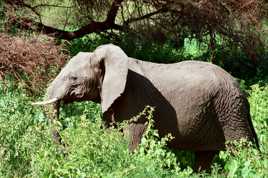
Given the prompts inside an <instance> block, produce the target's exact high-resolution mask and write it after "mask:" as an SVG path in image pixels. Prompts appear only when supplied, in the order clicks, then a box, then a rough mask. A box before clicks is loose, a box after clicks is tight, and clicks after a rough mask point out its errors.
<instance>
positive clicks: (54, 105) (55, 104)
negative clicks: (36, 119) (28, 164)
mask: <svg viewBox="0 0 268 178" xmlns="http://www.w3.org/2000/svg"><path fill="white" fill-rule="evenodd" d="M53 83H54V82H53ZM53 83H52V84H53ZM54 84H55V83H54ZM55 89H57V90H58V89H60V88H59V87H57V85H56V86H55V85H51V86H50V87H49V88H48V90H47V93H46V96H47V97H46V99H45V100H44V101H40V102H34V103H32V105H41V106H47V107H46V111H47V115H48V118H49V121H50V123H51V134H52V137H53V141H54V142H55V143H56V144H60V145H63V146H65V144H64V142H63V140H62V138H61V136H60V133H59V130H60V124H59V114H60V112H59V109H60V103H61V99H62V98H63V97H62V95H63V94H61V95H59V94H57V93H58V91H56V90H55ZM61 90H62V89H61Z"/></svg>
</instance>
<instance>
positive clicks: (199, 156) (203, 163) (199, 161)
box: [194, 151, 218, 171]
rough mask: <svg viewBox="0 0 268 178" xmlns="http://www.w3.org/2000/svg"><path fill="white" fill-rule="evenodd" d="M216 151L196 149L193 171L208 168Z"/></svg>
mask: <svg viewBox="0 0 268 178" xmlns="http://www.w3.org/2000/svg"><path fill="white" fill-rule="evenodd" d="M216 154H218V151H196V152H195V157H196V160H195V167H194V170H195V171H204V170H209V169H210V166H211V163H212V160H213V158H214V156H215V155H216Z"/></svg>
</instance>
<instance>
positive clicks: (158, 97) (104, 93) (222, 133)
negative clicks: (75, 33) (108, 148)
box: [47, 44, 258, 169]
mask: <svg viewBox="0 0 268 178" xmlns="http://www.w3.org/2000/svg"><path fill="white" fill-rule="evenodd" d="M47 96H48V100H49V99H53V98H54V99H55V98H57V101H58V102H60V101H63V102H64V103H70V102H73V101H83V100H92V101H95V102H98V103H100V104H101V108H102V112H103V116H104V121H105V123H106V125H111V124H113V123H114V122H118V121H122V120H124V119H129V118H131V117H133V116H135V115H137V114H138V113H140V112H141V111H142V110H143V109H144V107H145V106H146V105H150V106H153V107H155V112H154V120H155V127H156V128H157V129H158V131H159V134H160V136H164V135H166V134H168V133H171V134H172V135H173V136H174V137H175V138H174V139H173V140H172V141H170V143H169V146H170V147H172V148H176V149H187V150H193V151H195V153H196V157H197V160H196V168H197V169H206V168H208V167H209V165H210V163H211V161H212V158H213V157H214V155H215V154H216V153H217V152H218V151H219V150H222V149H224V148H225V142H226V141H230V140H238V139H241V138H246V139H248V140H250V141H252V142H254V143H256V144H257V145H258V141H257V136H256V133H255V130H254V128H253V125H252V121H251V118H250V114H249V104H248V101H247V99H246V97H245V95H244V94H243V92H242V91H241V90H240V89H239V84H238V83H237V82H236V81H235V79H234V78H233V77H232V76H231V75H229V74H228V73H227V72H226V71H224V70H223V69H221V68H220V67H218V66H216V65H213V64H210V63H206V62H198V61H184V62H179V63H175V64H156V63H151V62H144V61H140V60H137V59H133V58H130V57H128V56H127V55H126V54H125V53H124V52H123V51H122V49H121V48H119V47H117V46H115V45H112V44H108V45H102V46H100V47H98V48H97V49H96V50H95V51H94V52H93V53H85V52H80V53H78V54H77V55H76V56H74V57H73V58H72V59H71V60H70V61H69V63H68V64H67V65H66V66H65V67H64V68H63V69H62V70H61V72H60V73H59V75H58V76H57V77H56V78H55V80H54V81H53V82H52V83H51V85H50V87H49V88H48V90H47ZM56 103H57V102H56ZM55 106H59V105H58V104H56V105H55ZM56 109H57V108H56ZM145 129H146V119H144V118H141V119H140V120H138V121H137V122H132V123H131V124H130V125H129V127H128V133H129V134H130V138H131V142H130V145H129V148H130V150H133V149H135V148H136V147H137V146H138V144H139V142H140V140H141V137H142V134H143V132H144V131H145Z"/></svg>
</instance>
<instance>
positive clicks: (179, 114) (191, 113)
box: [156, 88, 225, 150]
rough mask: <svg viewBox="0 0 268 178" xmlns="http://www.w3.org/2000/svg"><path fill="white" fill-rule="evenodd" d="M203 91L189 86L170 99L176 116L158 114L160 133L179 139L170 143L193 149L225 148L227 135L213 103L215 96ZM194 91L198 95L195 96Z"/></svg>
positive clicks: (174, 145)
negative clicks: (225, 135)
mask: <svg viewBox="0 0 268 178" xmlns="http://www.w3.org/2000/svg"><path fill="white" fill-rule="evenodd" d="M199 90H200V88H196V89H194V88H191V89H189V90H187V88H186V89H183V90H181V91H180V92H178V94H176V95H173V97H171V98H168V99H169V102H170V104H171V105H172V106H173V108H174V110H175V113H176V115H175V118H174V115H170V114H169V113H170V112H163V113H161V114H158V116H159V117H161V118H159V119H157V118H156V122H157V120H159V122H158V124H157V125H158V126H157V127H158V128H159V132H161V135H166V134H167V133H172V135H173V136H174V137H175V138H174V140H172V141H171V143H170V145H171V146H173V147H176V148H180V149H191V150H220V149H223V148H224V144H225V137H224V133H223V130H222V127H221V124H220V123H219V120H218V118H217V114H216V112H215V109H214V106H213V105H212V96H213V95H212V94H211V93H204V92H202V91H199ZM182 93H184V94H182ZM193 93H195V94H194V95H193ZM178 103H180V104H178ZM162 108H163V107H162ZM160 111H161V112H162V111H163V110H160ZM164 127H165V128H164Z"/></svg>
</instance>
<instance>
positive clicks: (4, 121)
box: [0, 79, 268, 178]
mask: <svg viewBox="0 0 268 178" xmlns="http://www.w3.org/2000/svg"><path fill="white" fill-rule="evenodd" d="M267 81H268V80H265V79H263V80H262V81H261V82H257V83H256V84H254V85H251V86H247V87H245V88H249V90H248V92H249V93H250V97H249V101H250V105H251V115H252V117H253V123H254V126H255V128H256V131H257V134H258V136H259V139H260V143H261V151H262V153H261V154H260V153H259V152H258V151H257V150H255V149H254V148H245V147H242V146H241V145H243V144H242V143H237V145H238V146H237V147H238V148H237V150H236V151H234V150H232V151H222V152H221V153H220V155H219V157H217V158H216V159H215V160H214V165H213V168H212V171H211V173H204V172H203V173H194V172H193V171H192V169H191V168H190V167H191V166H192V164H193V161H194V157H193V154H192V153H190V152H185V151H175V152H173V151H172V150H169V149H167V148H166V141H167V140H168V138H163V139H159V137H158V135H157V132H156V131H155V130H153V129H152V128H151V129H150V130H149V132H148V133H147V134H146V136H145V137H144V139H143V141H142V144H141V146H140V147H139V150H137V151H136V152H135V153H133V154H131V153H129V152H128V146H127V145H128V144H127V142H128V141H127V140H126V139H125V138H124V137H123V135H122V133H121V132H119V130H118V129H103V128H102V127H101V124H102V122H101V117H100V109H99V106H98V105H97V104H94V103H92V102H84V103H74V104H71V105H67V106H65V107H63V108H62V112H61V123H62V128H65V129H63V130H62V131H61V134H62V136H63V138H64V141H65V142H66V143H67V145H68V148H67V150H65V154H63V150H62V149H61V148H60V147H58V146H57V145H55V144H54V143H53V141H52V138H51V135H50V125H49V123H48V119H47V117H46V116H45V115H44V114H43V111H42V109H41V108H39V107H33V106H31V105H30V102H31V101H33V100H35V99H36V98H33V97H30V96H27V95H26V93H27V92H26V91H25V89H23V87H22V86H21V85H20V84H19V83H16V82H14V81H13V80H12V79H6V80H4V81H1V83H0V157H1V159H0V177H131V178H132V177H188V176H191V177H226V176H228V177H267V176H268V173H267V171H266V170H268V152H267V150H268V129H267V128H268V110H267V107H268V82H267ZM244 85H245V84H244ZM149 112H150V110H149ZM149 117H150V115H149Z"/></svg>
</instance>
